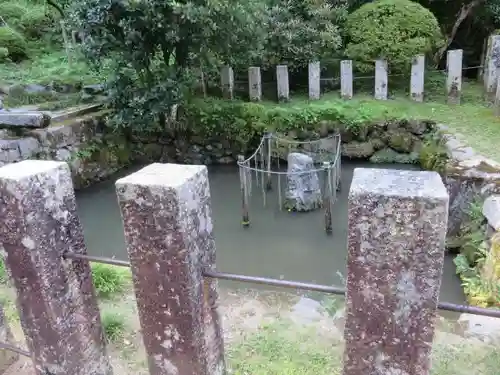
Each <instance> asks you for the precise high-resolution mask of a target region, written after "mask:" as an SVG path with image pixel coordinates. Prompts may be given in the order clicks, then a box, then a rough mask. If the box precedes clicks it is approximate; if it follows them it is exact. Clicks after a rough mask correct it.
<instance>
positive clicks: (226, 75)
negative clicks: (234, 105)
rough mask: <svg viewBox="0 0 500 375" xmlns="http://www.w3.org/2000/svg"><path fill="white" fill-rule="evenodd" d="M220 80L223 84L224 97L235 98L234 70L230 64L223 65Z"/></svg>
mask: <svg viewBox="0 0 500 375" xmlns="http://www.w3.org/2000/svg"><path fill="white" fill-rule="evenodd" d="M220 81H221V86H222V97H223V98H225V99H233V96H234V72H233V68H231V67H230V66H229V65H225V66H223V67H222V69H221V72H220Z"/></svg>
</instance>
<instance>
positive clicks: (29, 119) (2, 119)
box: [0, 111, 50, 128]
mask: <svg viewBox="0 0 500 375" xmlns="http://www.w3.org/2000/svg"><path fill="white" fill-rule="evenodd" d="M49 124H50V117H49V116H48V115H47V114H46V113H42V112H11V111H1V112H0V127H15V128H46V127H47V126H49Z"/></svg>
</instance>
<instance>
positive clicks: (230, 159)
mask: <svg viewBox="0 0 500 375" xmlns="http://www.w3.org/2000/svg"><path fill="white" fill-rule="evenodd" d="M217 163H218V164H232V163H234V158H233V157H231V156H223V157H221V158H219V159H217Z"/></svg>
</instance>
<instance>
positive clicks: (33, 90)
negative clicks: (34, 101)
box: [24, 83, 50, 94]
mask: <svg viewBox="0 0 500 375" xmlns="http://www.w3.org/2000/svg"><path fill="white" fill-rule="evenodd" d="M48 91H50V89H49V88H47V87H46V86H43V85H39V84H36V83H30V84H28V85H26V86H24V92H25V93H27V94H40V93H43V92H48Z"/></svg>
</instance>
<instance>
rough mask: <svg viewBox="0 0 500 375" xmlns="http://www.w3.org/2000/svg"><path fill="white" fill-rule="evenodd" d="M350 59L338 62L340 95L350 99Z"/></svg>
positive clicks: (351, 93)
mask: <svg viewBox="0 0 500 375" xmlns="http://www.w3.org/2000/svg"><path fill="white" fill-rule="evenodd" d="M352 86H353V85H352V60H342V61H341V62H340V96H341V97H342V99H352V95H353V89H352Z"/></svg>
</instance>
